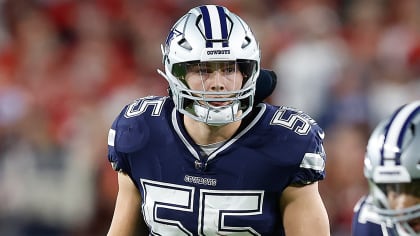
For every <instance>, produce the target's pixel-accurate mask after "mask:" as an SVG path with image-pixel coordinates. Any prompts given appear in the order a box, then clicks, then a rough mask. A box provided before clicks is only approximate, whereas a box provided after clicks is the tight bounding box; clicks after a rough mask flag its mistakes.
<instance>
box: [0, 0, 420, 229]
mask: <svg viewBox="0 0 420 236" xmlns="http://www.w3.org/2000/svg"><path fill="white" fill-rule="evenodd" d="M207 3H212V4H221V5H225V6H227V7H228V8H229V9H231V10H232V11H233V12H235V13H237V14H238V15H240V16H241V17H242V18H243V19H244V20H245V21H247V22H248V23H249V25H250V26H251V28H252V29H253V30H254V33H255V35H256V37H257V38H258V40H259V41H260V44H261V45H260V46H261V49H262V67H263V68H270V69H273V70H275V71H276V73H277V75H278V77H279V78H278V79H279V81H278V85H277V88H276V90H275V91H274V93H273V94H272V96H271V97H270V98H269V99H268V101H269V102H271V103H273V104H277V105H288V106H293V107H296V108H299V109H301V110H304V111H306V112H307V113H309V114H310V115H311V116H312V117H313V118H315V119H316V120H317V121H318V122H319V123H320V125H321V126H322V127H323V128H324V130H325V132H326V140H325V148H326V152H327V158H328V160H327V166H326V169H327V176H326V180H325V181H322V182H321V183H320V191H321V194H322V196H323V198H324V201H325V204H326V207H327V210H328V213H329V217H330V223H331V230H332V235H333V236H342V235H343V236H345V235H349V232H350V223H351V217H352V209H353V206H354V204H355V203H356V201H357V200H358V199H359V198H360V196H362V195H363V194H364V193H365V192H366V191H367V183H366V181H365V179H364V177H363V158H364V153H365V146H366V144H367V138H368V136H369V133H370V131H371V130H372V128H373V127H374V126H375V125H376V124H377V122H378V121H379V120H380V119H382V118H384V117H385V116H387V115H388V114H390V113H391V111H392V110H394V109H395V108H396V107H398V106H400V105H402V104H404V103H406V102H409V101H412V100H414V99H420V2H419V1H418V0H400V1H392V0H259V1H255V0H229V1H226V0H225V1H222V0H219V1H216V0H213V1H201V0H194V1H191V0H159V1H155V0H0V203H1V204H0V235H7V236H9V235H10V236H21V235H22V236H25V235H31V236H38V235H39V236H41V235H42V236H49V235H51V236H67V235H69V236H70V235H71V236H73V235H74V236H78V235H80V236H84V235H105V234H106V231H107V229H108V226H109V224H110V221H111V217H112V212H113V209H114V202H115V197H116V192H117V179H116V173H115V172H114V171H113V170H112V169H111V167H110V165H109V163H108V160H107V156H106V155H107V141H106V139H107V133H108V129H109V127H110V125H111V122H112V121H113V119H114V118H115V117H116V115H117V114H118V113H119V112H120V111H121V109H122V107H123V106H124V105H125V104H127V103H130V102H131V101H132V100H134V99H135V98H138V97H143V96H147V95H166V94H167V84H166V82H165V80H164V79H163V78H161V77H160V76H159V75H158V74H157V73H156V69H158V68H161V67H162V62H161V60H162V59H161V50H160V44H161V43H163V42H164V40H165V38H166V35H167V33H168V31H169V29H170V27H171V26H172V25H173V24H174V23H175V21H176V19H178V18H179V17H180V16H182V15H183V14H185V13H186V11H187V10H188V9H190V8H191V7H194V6H197V5H202V4H207Z"/></svg>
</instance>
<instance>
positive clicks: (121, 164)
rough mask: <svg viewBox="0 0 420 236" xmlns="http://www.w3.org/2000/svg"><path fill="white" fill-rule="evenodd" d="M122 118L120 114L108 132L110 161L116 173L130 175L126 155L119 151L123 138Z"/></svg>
mask: <svg viewBox="0 0 420 236" xmlns="http://www.w3.org/2000/svg"><path fill="white" fill-rule="evenodd" d="M125 109H126V108H125ZM125 109H124V110H125ZM122 113H123V112H122ZM121 116H123V115H122V114H120V115H119V116H118V117H117V118H116V119H115V120H114V122H113V123H112V125H111V128H110V129H109V132H108V161H109V162H110V163H111V166H112V169H114V170H115V171H121V172H124V173H129V172H130V169H129V165H128V163H127V158H126V155H125V153H123V152H119V151H117V144H119V143H118V141H119V139H118V138H119V137H121V133H122V131H121V128H120V127H119V121H120V119H121Z"/></svg>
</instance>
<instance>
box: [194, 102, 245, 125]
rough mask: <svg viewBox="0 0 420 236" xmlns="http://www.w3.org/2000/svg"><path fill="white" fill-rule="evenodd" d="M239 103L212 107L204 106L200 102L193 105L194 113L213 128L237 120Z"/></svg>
mask: <svg viewBox="0 0 420 236" xmlns="http://www.w3.org/2000/svg"><path fill="white" fill-rule="evenodd" d="M239 103H240V102H239V101H236V102H234V103H233V104H232V105H231V106H224V107H220V108H218V107H210V106H203V105H201V104H199V103H198V102H195V103H194V105H193V108H194V113H195V114H196V115H197V116H198V117H199V118H200V120H203V121H204V122H205V123H207V124H209V125H213V126H221V125H225V124H227V123H230V122H233V121H234V120H235V116H236V114H238V110H239Z"/></svg>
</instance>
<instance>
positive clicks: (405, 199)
mask: <svg viewBox="0 0 420 236" xmlns="http://www.w3.org/2000/svg"><path fill="white" fill-rule="evenodd" d="M388 202H389V205H390V207H391V208H392V209H394V210H402V209H404V208H408V207H412V206H415V205H418V204H420V186H419V183H418V182H414V183H411V184H398V185H395V186H394V187H392V188H390V189H388ZM408 223H409V225H410V226H411V227H412V228H413V229H414V231H415V232H417V233H420V218H416V219H414V220H411V221H410V222H408Z"/></svg>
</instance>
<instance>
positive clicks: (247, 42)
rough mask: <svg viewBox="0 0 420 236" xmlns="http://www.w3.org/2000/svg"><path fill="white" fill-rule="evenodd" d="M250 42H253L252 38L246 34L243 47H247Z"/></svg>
mask: <svg viewBox="0 0 420 236" xmlns="http://www.w3.org/2000/svg"><path fill="white" fill-rule="evenodd" d="M250 43H251V39H250V38H249V37H248V36H246V37H245V38H244V42H243V43H242V45H241V48H246V47H247V46H248V45H249V44H250Z"/></svg>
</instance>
